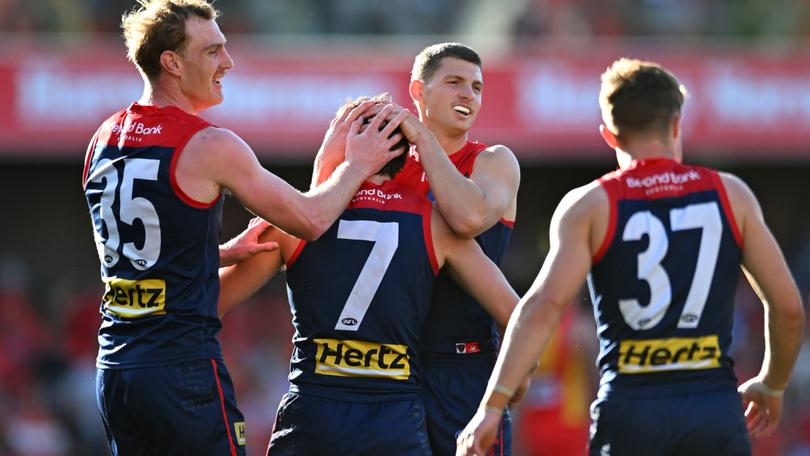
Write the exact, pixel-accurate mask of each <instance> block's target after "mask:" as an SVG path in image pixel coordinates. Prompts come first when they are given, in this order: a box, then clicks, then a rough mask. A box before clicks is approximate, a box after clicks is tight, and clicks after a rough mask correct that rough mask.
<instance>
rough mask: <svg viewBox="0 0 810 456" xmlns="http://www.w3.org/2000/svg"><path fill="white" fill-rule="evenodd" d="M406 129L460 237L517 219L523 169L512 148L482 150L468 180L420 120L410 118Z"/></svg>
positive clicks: (436, 194) (500, 147) (495, 147)
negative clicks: (517, 204) (521, 171)
mask: <svg viewBox="0 0 810 456" xmlns="http://www.w3.org/2000/svg"><path fill="white" fill-rule="evenodd" d="M402 130H403V133H405V135H406V136H407V137H408V139H409V141H411V143H412V144H415V146H416V151H417V152H418V153H419V160H420V162H421V163H422V167H423V168H424V169H425V174H426V175H427V178H428V181H430V189H431V191H432V192H433V195H434V196H435V197H436V201H437V202H438V203H439V210H441V212H442V216H443V217H444V218H445V220H447V223H448V224H449V225H450V227H452V228H453V231H455V232H456V234H458V235H459V236H461V237H463V238H473V237H475V236H477V235H479V234H481V233H482V232H484V231H486V230H487V229H488V228H490V227H491V226H492V225H494V224H495V223H497V222H498V220H500V219H501V218H502V217H507V218H510V219H511V218H514V216H515V210H516V208H515V204H516V198H517V191H518V186H519V185H520V166H519V164H518V161H517V159H516V158H515V155H514V154H513V153H512V151H511V150H509V148H507V147H505V146H492V147H490V148H488V149H486V150H484V151H482V152H481V153H480V154H479V155H478V157H477V158H476V160H475V166H474V169H473V172H472V174H471V175H470V177H469V178H467V177H465V176H464V175H463V174H461V173H460V172H458V169H456V167H455V165H453V163H452V162H451V161H450V159H449V158H448V156H447V154H446V153H445V151H444V150H443V149H442V147H441V146H440V145H439V142H438V141H437V140H436V137H435V136H434V135H433V134H432V133H430V131H429V130H428V129H427V127H425V126H424V125H423V124H422V123H421V122H419V120H418V119H416V117H413V116H411V117H409V118H408V119H406V120H405V121H404V122H403V126H402Z"/></svg>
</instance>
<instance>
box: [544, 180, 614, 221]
mask: <svg viewBox="0 0 810 456" xmlns="http://www.w3.org/2000/svg"><path fill="white" fill-rule="evenodd" d="M609 209H610V201H609V199H608V195H607V192H606V191H605V189H604V188H603V187H602V186H601V185H600V184H599V182H596V181H594V182H590V183H588V184H586V185H583V186H581V187H577V188H575V189H573V190H571V191H569V192H568V193H566V195H565V196H564V197H563V198H562V200H560V204H559V206H558V207H557V212H560V213H561V214H562V213H565V214H570V215H571V216H580V215H587V214H594V213H596V214H599V213H601V212H604V213H605V214H607V210H609Z"/></svg>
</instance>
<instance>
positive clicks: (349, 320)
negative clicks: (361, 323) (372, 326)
mask: <svg viewBox="0 0 810 456" xmlns="http://www.w3.org/2000/svg"><path fill="white" fill-rule="evenodd" d="M340 322H341V323H343V324H344V325H346V326H356V325H357V320H355V319H354V318H344V319H343V320H340Z"/></svg>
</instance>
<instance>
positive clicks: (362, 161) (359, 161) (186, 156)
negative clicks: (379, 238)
mask: <svg viewBox="0 0 810 456" xmlns="http://www.w3.org/2000/svg"><path fill="white" fill-rule="evenodd" d="M390 110H391V109H390V108H389V109H388V111H386V110H385V109H383V110H382V111H381V112H380V116H379V118H378V117H375V118H374V119H373V120H372V125H376V127H377V128H366V129H365V130H363V132H360V126H361V121H359V120H358V121H355V122H353V123H352V126H351V129H350V131H349V134H348V138H347V140H346V143H347V148H346V156H345V161H344V162H343V163H342V164H341V165H339V166H338V167H337V168H336V169H335V172H334V173H333V174H332V175H331V176H330V178H329V179H327V180H326V181H325V182H324V183H323V184H322V185H319V186H318V187H317V188H315V189H312V190H310V191H309V192H307V193H301V192H299V191H298V190H296V189H295V188H293V187H292V186H290V185H289V184H287V183H286V182H285V181H284V180H282V179H281V178H279V177H278V176H276V175H275V174H273V173H271V172H269V171H267V170H266V169H264V168H263V167H262V166H261V164H260V163H259V161H258V160H257V159H256V156H255V154H254V153H253V151H252V150H251V149H250V147H249V146H248V145H247V144H246V143H245V142H244V141H242V139H241V138H239V137H238V136H237V135H235V134H234V133H232V132H231V131H229V130H225V129H219V128H213V127H211V128H207V129H205V130H203V131H201V132H199V133H197V134H196V135H194V137H192V138H191V140H190V141H189V143H188V144H187V146H186V150H185V151H184V153H183V154H182V155H181V156H180V160H179V163H178V168H177V178H178V183H179V185H180V187H181V188H182V189H183V190H184V191H185V192H186V193H188V194H190V195H191V196H192V197H196V199H199V200H201V201H210V200H213V198H214V197H215V196H216V195H217V194H218V193H219V189H220V187H225V188H228V189H230V190H231V191H232V192H233V193H234V195H235V196H236V197H237V198H238V199H239V200H240V201H241V202H242V203H243V204H244V205H245V206H246V207H247V208H248V209H250V210H251V211H252V212H254V213H255V214H257V215H259V216H261V217H262V218H264V219H265V220H267V221H269V222H270V223H272V224H273V225H275V226H277V227H279V228H281V229H283V230H284V231H286V232H288V233H291V234H293V235H295V236H297V237H301V238H303V239H316V238H318V237H319V236H320V235H321V234H323V233H324V232H325V231H326V230H327V229H329V227H330V226H331V225H332V223H334V221H335V220H336V219H337V217H338V216H340V213H341V212H342V211H343V209H344V208H345V207H346V205H347V204H348V203H349V201H350V199H351V198H352V197H353V196H354V194H355V192H356V191H357V189H358V188H359V186H360V184H361V183H362V182H363V181H364V180H365V179H366V178H367V177H368V176H371V175H372V174H374V173H376V172H377V171H378V170H379V169H380V168H381V167H382V166H383V165H384V164H385V163H387V162H388V161H389V160H390V159H391V158H393V157H394V156H395V155H396V154H397V153H398V152H391V151H390V150H389V149H390V148H391V147H392V146H393V145H394V144H395V142H392V141H394V140H392V139H388V135H390V134H391V131H393V129H394V128H395V127H396V126H397V125H398V123H399V122H400V121H401V118H402V117H403V116H400V118H395V119H394V120H392V121H391V122H389V123H388V125H386V127H385V128H383V129H382V130H380V129H379V125H380V123H381V122H382V119H383V118H385V115H387V113H388V112H390ZM375 123H376V124H375Z"/></svg>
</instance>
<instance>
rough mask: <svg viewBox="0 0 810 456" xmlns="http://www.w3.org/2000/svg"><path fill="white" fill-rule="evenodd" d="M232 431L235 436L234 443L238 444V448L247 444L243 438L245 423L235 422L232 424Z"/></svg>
mask: <svg viewBox="0 0 810 456" xmlns="http://www.w3.org/2000/svg"><path fill="white" fill-rule="evenodd" d="M233 431H234V434H235V435H236V443H237V444H239V446H244V445H245V444H246V443H247V438H246V437H245V422H244V421H237V422H235V423H233Z"/></svg>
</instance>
